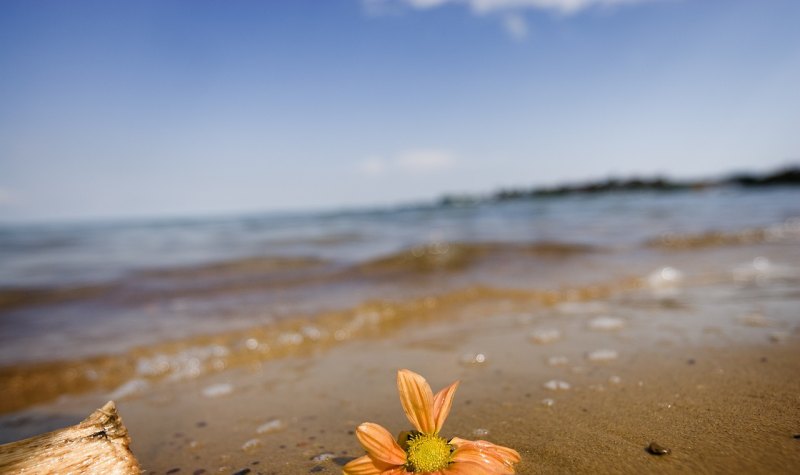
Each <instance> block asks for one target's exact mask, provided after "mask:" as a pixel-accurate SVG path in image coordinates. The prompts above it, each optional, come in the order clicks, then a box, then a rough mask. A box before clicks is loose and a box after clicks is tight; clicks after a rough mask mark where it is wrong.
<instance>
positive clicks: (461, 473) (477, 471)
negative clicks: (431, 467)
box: [441, 462, 496, 475]
mask: <svg viewBox="0 0 800 475" xmlns="http://www.w3.org/2000/svg"><path fill="white" fill-rule="evenodd" d="M441 473H442V475H495V473H496V472H492V471H490V470H488V469H487V468H486V467H484V466H483V465H478V464H475V463H471V462H456V463H452V464H450V466H449V467H447V468H446V469H444V470H442V472H441Z"/></svg>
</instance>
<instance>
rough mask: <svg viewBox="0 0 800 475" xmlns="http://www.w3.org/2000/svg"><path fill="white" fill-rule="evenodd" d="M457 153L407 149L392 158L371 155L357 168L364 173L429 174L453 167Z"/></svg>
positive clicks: (369, 174) (368, 174)
mask: <svg viewBox="0 0 800 475" xmlns="http://www.w3.org/2000/svg"><path fill="white" fill-rule="evenodd" d="M455 163H456V158H455V155H454V154H453V153H452V152H450V151H448V150H440V149H415V150H406V151H403V152H401V153H398V154H397V155H395V156H393V157H391V158H381V157H369V158H366V159H364V160H362V161H361V162H359V163H358V165H357V166H356V170H357V171H358V172H359V173H361V174H362V175H367V176H372V177H375V176H381V175H385V174H387V173H392V172H402V173H406V174H411V175H428V174H433V173H437V172H441V171H445V170H449V169H451V168H452V167H453V166H454V165H455Z"/></svg>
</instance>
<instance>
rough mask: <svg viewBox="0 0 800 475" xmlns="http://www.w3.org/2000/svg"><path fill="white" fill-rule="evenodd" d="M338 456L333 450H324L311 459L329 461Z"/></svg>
mask: <svg viewBox="0 0 800 475" xmlns="http://www.w3.org/2000/svg"><path fill="white" fill-rule="evenodd" d="M334 457H336V454H334V453H333V452H323V453H321V454H319V455H316V456H314V457H313V458H312V459H311V461H312V462H327V461H328V460H331V459H333V458H334Z"/></svg>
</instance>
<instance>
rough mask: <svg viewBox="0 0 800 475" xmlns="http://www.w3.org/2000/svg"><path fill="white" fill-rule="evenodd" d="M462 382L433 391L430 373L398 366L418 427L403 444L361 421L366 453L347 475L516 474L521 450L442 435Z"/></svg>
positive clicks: (402, 392) (410, 417)
mask: <svg viewBox="0 0 800 475" xmlns="http://www.w3.org/2000/svg"><path fill="white" fill-rule="evenodd" d="M457 387H458V381H456V382H455V383H453V384H451V385H450V386H447V387H446V388H444V389H442V390H441V391H439V392H438V393H436V395H434V394H433V391H431V387H430V385H428V382H427V381H425V378H423V377H422V376H420V375H418V374H416V373H414V372H413V371H409V370H407V369H401V370H400V371H398V372H397V390H398V391H399V392H400V402H401V403H402V404H403V410H404V411H405V413H406V417H408V420H409V422H411V425H413V426H414V429H416V430H414V431H411V432H402V433H401V434H400V436H399V437H398V439H399V443H398V441H395V439H394V438H393V437H392V435H391V434H390V433H389V431H388V430H386V429H384V428H383V427H381V426H380V425H378V424H373V423H371V422H366V423H364V424H361V425H360V426H358V429H357V430H356V437H358V441H359V442H360V443H361V446H362V447H364V450H366V451H367V455H364V456H363V457H359V458H357V459H355V460H353V461H351V462H350V463H348V464H347V465H345V466H344V473H345V475H411V474H428V475H504V474H513V473H514V464H515V463H517V462H519V461H520V457H519V454H518V453H517V451H516V450H513V449H509V448H507V447H501V446H499V445H495V444H493V443H491V442H486V441H485V440H476V441H470V440H464V439H459V438H458V437H454V438H452V439H450V441H446V440H445V439H443V438H441V437H439V431H440V430H441V429H442V425H444V420H445V419H447V415H448V414H449V413H450V407H451V406H452V405H453V395H454V394H455V392H456V388H457Z"/></svg>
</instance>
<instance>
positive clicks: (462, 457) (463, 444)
mask: <svg viewBox="0 0 800 475" xmlns="http://www.w3.org/2000/svg"><path fill="white" fill-rule="evenodd" d="M450 444H452V445H454V446H456V450H455V452H453V461H454V462H456V464H457V463H470V464H479V465H481V466H482V467H484V468H485V469H486V470H489V471H490V472H489V473H498V474H511V473H514V464H515V463H518V462H519V461H520V460H521V459H520V456H519V453H518V452H517V451H516V450H514V449H510V448H508V447H503V446H501V445H495V444H493V443H491V442H487V441H485V440H477V441H469V440H464V439H459V438H454V439H453V440H451V441H450ZM456 464H454V465H453V466H455V465H456Z"/></svg>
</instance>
